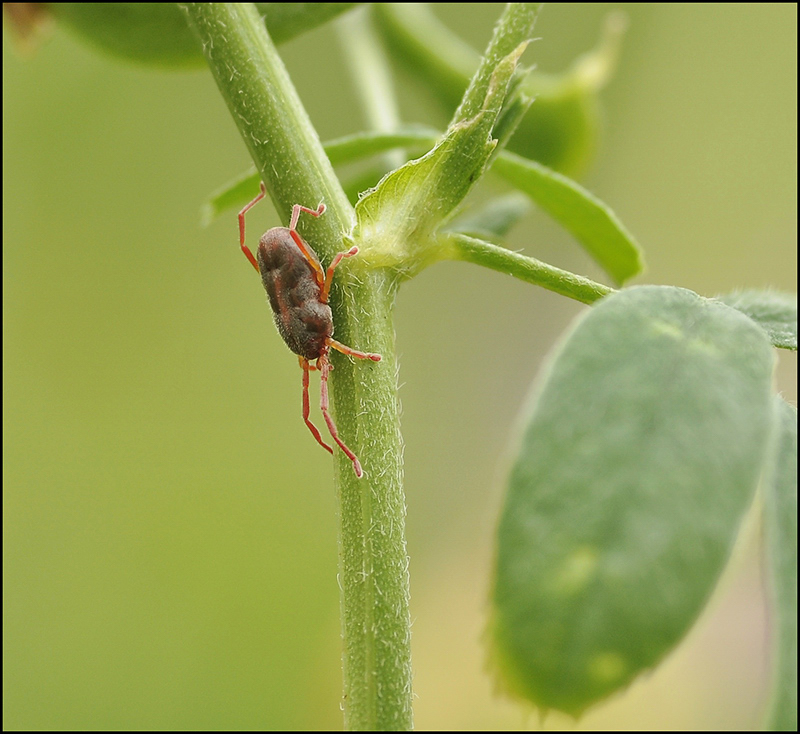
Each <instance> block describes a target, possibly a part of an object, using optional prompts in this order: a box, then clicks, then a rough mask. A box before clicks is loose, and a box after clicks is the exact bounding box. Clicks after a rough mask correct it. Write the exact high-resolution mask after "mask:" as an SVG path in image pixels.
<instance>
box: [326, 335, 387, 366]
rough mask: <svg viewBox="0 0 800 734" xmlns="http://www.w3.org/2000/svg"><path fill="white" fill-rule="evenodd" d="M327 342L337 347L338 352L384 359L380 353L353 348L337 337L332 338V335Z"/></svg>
mask: <svg viewBox="0 0 800 734" xmlns="http://www.w3.org/2000/svg"><path fill="white" fill-rule="evenodd" d="M325 343H326V344H327V345H328V346H329V347H330V348H331V349H335V350H336V351H337V352H341V353H342V354H347V355H348V356H350V357H358V358H359V359H371V360H372V361H373V362H380V361H381V359H382V357H381V355H380V354H373V353H372V352H359V351H358V350H357V349H351V348H350V347H348V346H346V345H345V344H340V343H339V342H337V341H336V339H331V338H330V337H328V338H327V339H326V340H325Z"/></svg>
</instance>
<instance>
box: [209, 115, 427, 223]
mask: <svg viewBox="0 0 800 734" xmlns="http://www.w3.org/2000/svg"><path fill="white" fill-rule="evenodd" d="M439 137H440V133H439V132H438V131H437V130H433V129H432V128H428V127H424V126H422V125H404V126H403V127H401V128H399V129H398V130H396V131H395V132H392V133H379V132H359V133H353V134H352V135H345V136H343V137H341V138H335V139H334V140H329V141H328V142H327V143H324V147H325V152H326V153H327V154H328V158H330V161H331V163H333V164H334V165H339V164H342V163H351V162H353V161H357V160H359V159H361V158H367V157H369V156H371V155H377V154H378V153H384V152H386V151H387V150H393V149H395V148H410V149H411V150H427V149H429V148H430V147H431V146H433V145H435V144H436V141H437V140H438V139H439ZM381 177H382V176H380V175H379V176H377V177H373V176H371V173H367V174H365V177H364V179H363V180H364V181H368V182H369V184H372V185H374V184H375V183H377V181H378V179H380V178H381ZM260 181H261V177H260V176H259V175H258V172H257V171H256V169H255V167H254V166H251V167H250V168H249V169H248V170H247V171H245V172H244V173H242V174H240V175H239V176H237V177H236V178H234V179H233V180H231V181H228V183H226V184H224V185H223V186H220V188H218V189H217V190H216V191H215V192H214V193H213V194H211V195H210V196H209V198H208V201H207V202H206V203H205V204H204V205H203V209H202V221H203V225H204V226H206V225H208V224H210V223H211V222H213V221H214V220H215V219H216V218H217V217H218V216H220V214H223V213H224V212H226V211H228V210H229V209H234V208H237V207H242V206H244V205H245V204H246V203H247V202H248V201H250V199H252V198H253V197H254V196H255V195H256V194H257V193H258V186H259V182H260ZM361 183H362V179H361V177H359V179H358V181H357V182H356V183H355V184H354V187H355V191H356V193H358V192H360V191H364V188H365V186H362V187H361V188H358V186H359V185H360V184H361ZM350 198H351V199H353V200H357V199H358V197H357V196H356V197H350Z"/></svg>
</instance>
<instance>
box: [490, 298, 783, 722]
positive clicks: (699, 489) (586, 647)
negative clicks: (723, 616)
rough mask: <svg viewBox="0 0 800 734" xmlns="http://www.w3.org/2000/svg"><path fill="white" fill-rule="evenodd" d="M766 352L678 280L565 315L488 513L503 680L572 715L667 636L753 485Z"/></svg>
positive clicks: (703, 589)
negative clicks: (501, 490) (569, 319)
mask: <svg viewBox="0 0 800 734" xmlns="http://www.w3.org/2000/svg"><path fill="white" fill-rule="evenodd" d="M773 354H774V353H773V351H772V349H771V348H770V345H769V343H768V341H767V339H766V338H765V336H764V333H763V332H762V331H761V329H759V328H757V327H756V326H755V325H754V324H753V323H752V322H751V321H750V320H749V319H748V318H746V317H744V316H742V314H740V313H738V312H737V311H735V310H733V309H730V308H728V307H727V306H724V305H723V304H721V303H719V302H717V301H714V300H707V299H704V298H701V297H700V296H698V295H696V294H694V293H692V292H690V291H686V290H683V289H679V288H672V287H657V286H647V287H639V288H631V289H629V290H625V291H621V292H618V293H615V294H613V295H611V296H608V297H607V298H605V299H603V300H602V301H600V302H599V304H598V305H597V306H595V307H594V308H593V309H592V310H591V311H590V312H588V313H586V314H584V315H583V316H582V317H581V318H580V319H579V320H578V323H577V324H576V326H575V328H573V330H572V332H571V333H570V334H569V336H568V338H567V339H566V341H565V342H564V343H563V344H562V345H561V347H560V348H559V349H558V350H557V353H556V355H555V357H554V359H553V361H552V363H551V365H550V367H549V369H548V370H547V372H546V374H545V376H544V379H543V384H542V386H541V389H540V390H539V392H538V395H537V396H536V400H535V402H534V403H533V405H532V406H531V409H530V410H529V412H528V416H527V418H526V427H525V430H524V435H523V438H522V442H521V445H520V448H519V453H518V455H517V458H516V460H515V462H514V466H513V469H512V472H511V476H510V480H509V488H508V496H507V499H506V503H505V507H504V509H503V512H502V518H501V522H500V528H499V538H498V551H497V562H496V563H497V566H496V574H495V584H494V590H493V605H494V614H493V621H492V633H493V639H494V645H495V660H496V662H497V664H498V666H499V669H500V672H501V673H502V675H503V678H504V680H505V682H506V685H507V687H508V689H509V690H510V691H511V692H513V693H515V694H517V695H519V696H523V697H525V698H527V699H528V700H530V701H532V702H534V703H535V704H537V705H539V706H541V707H543V708H545V709H548V708H555V709H558V710H561V711H565V712H568V713H571V714H574V715H577V714H579V713H581V712H582V711H583V710H585V709H586V708H587V707H588V706H590V705H591V704H592V703H594V702H596V701H598V700H599V699H601V698H603V697H605V696H607V695H609V694H610V693H612V692H614V691H616V690H619V689H620V688H622V687H624V686H626V685H627V684H628V683H629V682H630V681H631V680H632V679H633V678H634V677H635V676H636V675H638V674H639V673H641V672H642V671H644V670H646V669H648V668H650V667H652V666H653V665H655V664H656V663H658V661H659V660H661V659H662V658H663V657H664V656H665V655H666V654H667V653H668V652H669V651H670V650H671V649H672V648H673V647H674V646H675V645H676V644H677V643H678V641H679V640H680V639H681V638H682V637H683V635H684V634H685V633H686V631H687V630H688V629H689V627H690V626H691V625H692V623H693V622H694V620H695V619H696V618H697V616H698V614H699V613H700V611H701V610H702V608H703V606H704V604H705V603H706V601H707V600H708V598H709V595H710V594H711V592H712V590H713V589H714V586H715V584H716V583H717V580H718V579H719V576H720V574H721V572H722V570H723V568H724V567H725V564H726V562H727V560H728V556H729V553H730V549H731V546H732V545H733V543H734V540H735V538H736V535H737V532H738V529H739V524H740V521H741V519H742V516H743V514H744V513H745V511H746V510H747V508H748V507H749V506H750V504H751V501H752V498H753V495H754V492H755V489H756V486H757V483H758V479H759V475H760V473H761V469H762V464H763V461H764V458H765V454H766V447H767V445H768V439H769V433H770V426H771V424H772V419H773V409H772V396H771V394H770V382H771V375H772V367H773V359H774V358H773Z"/></svg>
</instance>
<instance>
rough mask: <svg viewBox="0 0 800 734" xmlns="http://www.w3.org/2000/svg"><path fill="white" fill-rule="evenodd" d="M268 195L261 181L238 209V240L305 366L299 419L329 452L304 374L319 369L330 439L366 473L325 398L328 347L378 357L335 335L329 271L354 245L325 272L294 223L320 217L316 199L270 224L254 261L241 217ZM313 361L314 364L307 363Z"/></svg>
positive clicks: (360, 356) (283, 332) (285, 335)
mask: <svg viewBox="0 0 800 734" xmlns="http://www.w3.org/2000/svg"><path fill="white" fill-rule="evenodd" d="M266 194H267V190H266V187H265V186H264V184H263V183H262V184H261V193H260V194H259V195H258V196H256V198H255V199H253V200H252V201H251V202H250V203H249V204H248V205H247V206H246V207H244V209H242V210H241V211H240V212H239V244H240V247H241V248H242V252H243V253H244V254H245V257H247V259H248V260H249V261H250V264H251V265H252V266H253V267H254V268H255V269H256V271H257V272H258V273H259V274H260V275H261V281H262V282H263V284H264V288H265V289H266V291H267V295H268V296H269V303H270V305H271V306H272V313H273V316H274V317H275V325H276V326H277V327H278V331H279V332H280V335H281V336H282V337H283V340H284V341H285V342H286V346H288V347H289V349H291V350H292V351H293V352H294V353H295V354H296V355H298V358H299V360H300V367H302V369H303V420H304V421H305V423H306V425H307V426H308V429H309V430H310V431H311V434H312V435H313V436H314V438H315V439H317V442H318V443H319V444H320V446H322V448H324V449H325V450H326V451H328V452H330V453H331V454H332V453H333V449H332V448H331V447H330V446H328V444H326V443H325V442H324V441H323V440H322V436H320V433H319V431H318V430H317V427H316V426H315V425H314V424H313V423H312V422H311V420H310V419H309V417H308V415H309V399H308V382H309V377H308V376H309V372H313V371H317V370H318V371H319V374H320V409H321V410H322V415H323V417H324V418H325V423H327V425H328V430H329V431H330V434H331V437H332V438H333V440H334V441H335V442H336V443H337V444H338V445H339V448H341V450H342V451H343V452H344V453H345V454H346V455H347V458H348V459H350V461H352V462H353V469H354V470H355V473H356V476H357V477H359V478H360V477H361V476H362V475H363V473H364V472H363V470H362V469H361V463H360V462H359V461H358V458H357V457H356V455H355V454H354V453H353V452H352V451H351V450H350V449H349V448H348V447H347V446H346V445H345V443H344V442H343V441H342V440H341V439H340V438H339V433H338V431H337V430H336V424H335V423H334V422H333V418H332V417H331V414H330V406H329V400H328V375H329V374H330V372H331V370H332V369H333V366H332V365H331V363H330V359H329V355H330V350H331V349H335V350H336V351H337V352H342V354H349V355H350V356H351V357H357V358H358V359H371V360H372V361H373V362H380V361H381V355H380V354H370V353H369V352H359V351H358V350H356V349H351V348H350V347H348V346H345V345H344V344H340V343H339V342H337V341H336V340H335V339H334V338H333V315H332V314H331V308H330V306H329V305H328V295H329V294H330V290H331V282H332V281H333V271H334V270H335V269H336V266H337V265H338V264H339V263H340V262H341V261H342V260H344V259H345V258H346V257H353V255H356V254H357V253H358V248H357V247H351V248H350V249H349V250H348V251H347V252H340V253H339V254H338V255H336V257H334V258H333V261H332V262H331V264H330V265H329V266H328V269H327V271H324V270H323V269H322V265H321V264H320V262H319V258H318V257H317V255H316V253H315V252H314V250H312V249H311V247H310V246H309V244H308V243H307V242H306V241H305V240H304V239H303V238H302V237H301V236H300V234H299V233H298V232H297V230H296V229H295V227H296V226H297V220H298V219H299V218H300V213H301V212H305V213H306V214H310V215H311V216H312V217H319V216H321V215H322V214H324V213H325V204H322V203H320V205H319V206H318V207H317V208H316V209H308V208H307V207H304V206H300V204H295V205H294V206H293V207H292V219H291V221H290V222H289V226H288V227H273V228H272V229H270V230H267V231H266V232H265V233H264V234H263V235H262V236H261V240H260V241H259V243H258V259H256V258H255V257H254V256H253V253H252V252H251V251H250V248H249V247H248V246H247V245H246V244H245V242H244V215H245V214H246V213H247V212H248V211H249V210H250V209H251V208H252V207H254V206H255V205H256V204H257V203H258V202H259V201H261V199H263V198H264V197H265V196H266ZM315 360H316V365H312V364H311V362H313V361H315Z"/></svg>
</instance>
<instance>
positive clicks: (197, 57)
mask: <svg viewBox="0 0 800 734" xmlns="http://www.w3.org/2000/svg"><path fill="white" fill-rule="evenodd" d="M357 4H358V3H256V6H257V7H258V9H259V12H260V13H261V15H262V17H263V18H264V19H265V22H266V24H267V28H268V30H269V33H270V36H271V37H272V40H273V41H275V43H283V42H284V41H288V40H289V39H291V38H294V37H295V36H298V35H300V34H301V33H303V32H305V31H307V30H310V29H312V28H315V27H317V26H319V25H321V24H323V23H325V22H326V21H328V20H330V19H331V18H333V17H334V16H336V15H338V14H339V13H341V12H344V11H345V10H348V9H349V8H351V7H353V6H354V5H357ZM47 7H48V10H49V11H50V12H51V13H52V14H53V15H54V16H55V18H56V19H57V20H58V21H59V22H60V23H62V24H63V25H65V26H67V27H69V28H70V29H71V30H72V31H74V32H75V33H76V34H77V35H79V36H80V37H81V38H83V40H85V41H87V42H88V43H90V44H92V45H93V46H95V47H96V48H98V49H99V50H101V51H105V52H106V53H109V54H112V55H114V56H117V57H120V58H124V59H127V60H129V61H135V62H138V63H142V64H149V65H153V66H160V67H168V68H193V67H194V68H200V67H202V66H203V65H204V64H205V59H204V57H203V53H202V51H201V50H200V46H199V45H198V42H197V39H196V38H195V35H194V33H192V31H191V29H190V28H189V26H188V25H187V23H186V17H185V16H184V14H183V13H182V12H181V11H180V9H179V8H178V5H177V4H176V3H48V4H47Z"/></svg>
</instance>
